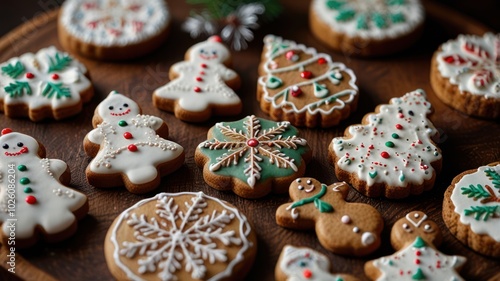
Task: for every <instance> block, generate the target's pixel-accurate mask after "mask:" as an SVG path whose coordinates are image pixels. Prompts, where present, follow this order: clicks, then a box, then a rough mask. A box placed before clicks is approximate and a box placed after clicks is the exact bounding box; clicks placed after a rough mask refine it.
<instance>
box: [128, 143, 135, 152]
mask: <svg viewBox="0 0 500 281" xmlns="http://www.w3.org/2000/svg"><path fill="white" fill-rule="evenodd" d="M127 149H128V150H129V151H131V152H136V151H137V146H135V144H130V145H129V146H128V147H127Z"/></svg>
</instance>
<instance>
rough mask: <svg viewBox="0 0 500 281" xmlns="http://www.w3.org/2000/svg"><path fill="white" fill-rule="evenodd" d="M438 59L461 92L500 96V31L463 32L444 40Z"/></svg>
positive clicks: (486, 96) (442, 68) (496, 97)
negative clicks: (483, 32) (472, 33)
mask: <svg viewBox="0 0 500 281" xmlns="http://www.w3.org/2000/svg"><path fill="white" fill-rule="evenodd" d="M436 59H437V63H438V69H439V72H440V73H441V75H442V76H443V77H446V78H449V81H450V83H451V84H453V85H458V88H459V90H460V91H462V92H469V93H471V94H473V95H481V96H484V97H485V98H494V99H500V34H496V35H495V34H492V33H485V34H484V35H483V36H476V35H460V36H458V38H457V39H455V40H449V41H448V42H446V43H444V44H443V45H442V46H441V50H440V51H439V52H438V53H437V58H436Z"/></svg>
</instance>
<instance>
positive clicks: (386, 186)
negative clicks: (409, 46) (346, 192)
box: [329, 90, 442, 199]
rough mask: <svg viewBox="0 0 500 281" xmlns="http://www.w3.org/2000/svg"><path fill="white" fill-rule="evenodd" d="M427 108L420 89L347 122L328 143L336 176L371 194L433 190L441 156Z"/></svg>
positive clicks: (402, 194) (391, 195)
mask: <svg viewBox="0 0 500 281" xmlns="http://www.w3.org/2000/svg"><path fill="white" fill-rule="evenodd" d="M429 113H431V104H430V103H429V102H428V101H427V99H426V96H425V93H424V92H423V91H422V90H416V91H413V92H410V93H407V94H405V95H404V96H403V97H400V98H393V99H391V100H390V104H384V105H379V106H378V107H377V108H376V112H375V113H370V114H367V115H365V117H364V118H363V121H362V124H360V125H352V126H349V127H347V129H346V130H345V137H336V138H334V139H333V140H332V142H331V144H330V146H329V151H330V158H331V159H333V164H334V166H335V174H336V176H337V179H339V180H343V181H347V182H348V183H350V184H351V185H352V186H353V187H354V188H356V189H357V190H358V191H359V192H361V193H362V194H364V195H366V196H369V197H379V196H385V197H387V198H392V199H399V198H404V197H408V196H410V195H415V194H420V193H422V192H424V191H426V190H430V189H431V188H432V187H433V186H434V181H435V179H436V174H437V173H439V171H440V170H441V164H442V157H441V150H440V149H439V148H438V147H437V146H436V145H435V143H434V142H433V141H432V139H431V138H436V137H437V136H438V132H437V130H436V128H434V125H433V124H432V122H431V121H430V120H429V119H427V115H428V114H429Z"/></svg>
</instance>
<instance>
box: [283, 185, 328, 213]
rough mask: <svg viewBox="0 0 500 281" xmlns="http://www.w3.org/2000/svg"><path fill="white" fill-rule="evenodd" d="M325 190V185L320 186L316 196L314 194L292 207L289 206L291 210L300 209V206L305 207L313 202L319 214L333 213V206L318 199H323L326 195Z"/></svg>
mask: <svg viewBox="0 0 500 281" xmlns="http://www.w3.org/2000/svg"><path fill="white" fill-rule="evenodd" d="M327 189H328V188H327V187H326V185H324V184H321V190H320V191H319V192H318V194H316V195H314V196H311V197H309V198H304V199H301V200H299V201H297V202H295V203H293V204H292V206H291V208H292V209H293V208H297V207H300V206H303V205H307V204H310V203H312V202H314V206H315V207H316V209H318V210H319V211H320V212H321V213H331V212H333V206H332V205H331V204H330V203H328V202H325V201H323V200H321V199H320V198H321V197H323V196H324V195H325V194H326V191H327Z"/></svg>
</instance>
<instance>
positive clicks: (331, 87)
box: [257, 35, 358, 128]
mask: <svg viewBox="0 0 500 281" xmlns="http://www.w3.org/2000/svg"><path fill="white" fill-rule="evenodd" d="M259 75H260V77H259V80H258V85H257V100H258V101H259V102H260V107H261V108H262V110H263V111H264V112H266V113H268V114H269V115H270V116H271V118H272V119H273V120H277V121H289V122H290V123H291V124H292V125H294V126H301V127H302V126H306V127H310V128H312V127H323V128H325V127H331V126H335V125H337V124H338V123H339V122H340V121H341V120H343V119H346V118H347V117H348V116H349V114H350V113H351V112H352V111H354V110H355V109H356V106H357V104H358V87H357V86H356V76H355V75H354V73H353V72H352V70H351V69H349V68H347V67H346V66H345V65H344V64H342V63H338V62H333V61H332V58H331V57H330V56H329V55H327V54H323V53H319V54H318V53H317V52H316V50H315V49H313V48H309V47H306V46H304V45H302V44H297V43H295V42H294V41H290V40H285V39H283V38H281V37H277V36H274V35H267V36H266V37H265V38H264V50H263V53H262V61H261V64H260V66H259Z"/></svg>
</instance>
